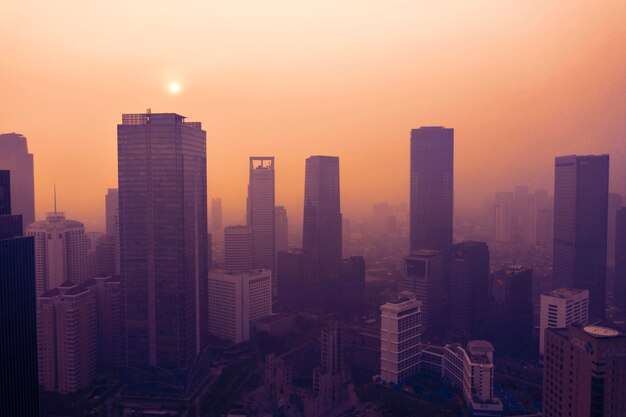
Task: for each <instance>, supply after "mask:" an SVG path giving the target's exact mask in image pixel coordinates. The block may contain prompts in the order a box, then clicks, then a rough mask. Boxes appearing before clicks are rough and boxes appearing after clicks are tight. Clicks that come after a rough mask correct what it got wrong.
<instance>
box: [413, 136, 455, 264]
mask: <svg viewBox="0 0 626 417" xmlns="http://www.w3.org/2000/svg"><path fill="white" fill-rule="evenodd" d="M453 204H454V129H446V128H444V127H421V128H419V129H412V130H411V214H410V223H411V225H410V227H411V229H410V248H411V251H415V250H418V249H433V250H438V251H441V252H443V253H446V252H447V251H448V250H449V249H450V246H452V222H453V219H452V215H453Z"/></svg>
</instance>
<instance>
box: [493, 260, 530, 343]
mask: <svg viewBox="0 0 626 417" xmlns="http://www.w3.org/2000/svg"><path fill="white" fill-rule="evenodd" d="M532 285H533V270H532V269H529V268H526V267H524V266H521V265H515V266H510V267H508V268H505V269H502V270H499V271H496V272H494V273H493V276H492V278H491V296H492V297H493V299H494V301H495V307H494V311H492V317H491V318H492V320H491V321H492V322H493V321H494V320H495V322H496V325H495V326H490V329H491V331H493V332H494V334H492V335H489V336H490V337H491V338H492V339H494V340H496V341H499V342H501V343H504V344H505V345H508V346H509V347H515V346H516V345H519V344H522V343H529V342H530V341H532V337H531V336H532V329H533V303H532Z"/></svg>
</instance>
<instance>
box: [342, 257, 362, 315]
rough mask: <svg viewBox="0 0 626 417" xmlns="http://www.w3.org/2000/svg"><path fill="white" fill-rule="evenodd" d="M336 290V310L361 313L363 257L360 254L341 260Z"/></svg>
mask: <svg viewBox="0 0 626 417" xmlns="http://www.w3.org/2000/svg"><path fill="white" fill-rule="evenodd" d="M338 290H339V299H340V303H339V306H337V307H338V310H340V311H343V312H345V313H348V314H357V315H358V314H361V313H362V310H363V297H364V294H365V259H364V258H363V257H362V256H352V257H350V258H346V259H344V260H343V261H342V263H341V276H340V280H339V288H338Z"/></svg>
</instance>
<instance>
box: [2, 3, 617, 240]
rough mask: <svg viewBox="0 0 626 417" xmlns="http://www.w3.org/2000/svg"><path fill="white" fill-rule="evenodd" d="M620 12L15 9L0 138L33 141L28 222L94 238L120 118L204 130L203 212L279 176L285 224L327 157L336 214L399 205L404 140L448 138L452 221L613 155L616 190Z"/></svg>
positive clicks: (589, 6)
mask: <svg viewBox="0 0 626 417" xmlns="http://www.w3.org/2000/svg"><path fill="white" fill-rule="evenodd" d="M625 22H626V4H625V3H624V2H623V1H604V2H588V1H568V2H565V1H561V2H542V3H537V2H517V1H474V2H460V1H459V2H452V1H419V2H418V1H371V0H368V1H363V0H359V1H356V0H350V1H342V2H336V1H328V0H322V1H315V2H293V1H283V0H272V1H269V2H267V1H266V2H255V1H228V2H216V1H212V2H205V1H194V2H185V4H184V5H177V6H176V7H173V6H172V3H170V2H165V1H143V0H142V1H139V0H138V1H133V2H128V1H108V2H70V1H55V2H46V1H24V2H3V4H2V6H1V7H0V38H2V39H3V40H4V41H3V42H1V43H0V54H1V56H2V57H3V58H2V60H1V61H0V86H1V87H0V132H18V133H21V134H23V135H25V136H26V137H27V138H28V141H29V142H28V143H29V150H30V152H31V153H33V154H34V155H35V184H36V211H37V217H38V218H40V219H41V218H43V217H44V214H45V212H48V211H51V210H52V204H53V196H52V194H53V185H54V184H56V186H57V198H58V206H59V210H63V211H66V212H68V214H69V215H70V216H71V217H72V218H76V219H80V220H81V221H84V222H85V224H86V226H87V228H88V229H90V230H104V194H105V192H106V189H107V188H112V187H116V185H117V142H116V125H117V124H119V123H121V114H122V113H142V112H144V111H145V110H146V109H148V108H149V109H152V111H153V112H175V113H178V114H181V115H184V116H186V117H188V120H192V121H201V122H202V124H203V128H204V129H205V130H206V132H207V158H208V159H207V170H208V172H207V174H208V176H207V178H208V197H209V198H214V197H220V198H222V201H223V204H224V213H225V217H226V218H225V221H224V223H225V224H226V225H228V224H237V223H243V222H244V217H245V204H246V193H247V190H246V186H247V181H248V170H247V166H248V157H249V156H254V155H272V156H274V157H275V158H276V204H280V205H285V206H286V207H287V210H288V212H289V216H290V221H293V224H294V225H296V224H299V223H300V222H301V218H302V211H303V195H304V168H305V159H306V158H307V157H309V156H310V155H334V156H339V157H340V164H341V165H340V171H341V190H342V211H343V213H344V216H345V217H347V218H358V217H359V216H366V215H369V214H370V210H371V205H372V204H374V203H377V202H380V201H389V202H393V203H399V202H408V185H409V175H408V173H409V137H410V130H411V128H416V127H420V126H438V125H441V126H446V127H450V128H454V129H455V142H456V146H455V171H456V172H455V183H456V184H455V205H456V208H457V209H464V208H471V207H477V206H479V205H481V204H482V201H483V200H484V199H485V198H489V197H491V196H493V193H494V192H495V191H497V190H504V189H507V190H508V189H512V188H513V187H514V186H515V185H517V184H527V185H529V186H530V188H531V189H534V188H537V187H543V188H546V189H548V190H549V192H550V193H551V192H552V191H551V190H552V187H553V183H554V172H553V171H554V157H555V156H557V155H567V154H575V153H576V154H598V153H608V154H610V155H611V162H612V163H611V183H610V184H611V188H612V191H616V192H622V193H624V192H626V164H624V163H623V162H624V161H625V160H626V147H625V146H624V143H625V137H626V117H624V111H625V109H626V48H624V44H625V40H626V24H624V23H625Z"/></svg>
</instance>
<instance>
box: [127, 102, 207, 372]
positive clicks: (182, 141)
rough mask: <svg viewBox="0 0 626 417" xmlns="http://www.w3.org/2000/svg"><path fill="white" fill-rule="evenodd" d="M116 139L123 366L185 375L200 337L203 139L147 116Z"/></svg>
mask: <svg viewBox="0 0 626 417" xmlns="http://www.w3.org/2000/svg"><path fill="white" fill-rule="evenodd" d="M117 137H118V172H119V175H118V182H119V233H120V267H121V276H122V287H123V291H124V296H125V311H126V346H127V351H126V361H127V364H128V365H130V366H144V365H154V366H161V367H168V368H187V367H189V366H190V365H191V363H192V361H193V360H194V358H195V356H196V354H197V353H199V352H200V350H201V349H202V347H203V346H204V345H205V343H206V340H207V337H208V324H207V318H208V310H207V297H208V292H207V263H206V262H207V256H206V254H207V236H208V230H207V197H206V132H205V131H204V130H202V128H201V124H200V123H198V122H186V121H185V117H184V116H180V115H178V114H174V113H160V114H151V113H150V112H148V113H146V114H125V115H123V116H122V124H121V125H118V127H117Z"/></svg>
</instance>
